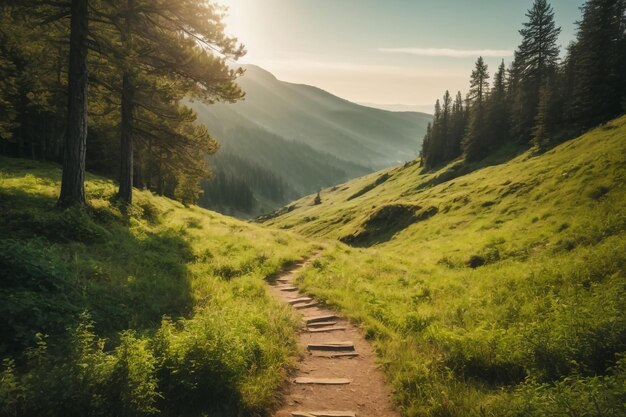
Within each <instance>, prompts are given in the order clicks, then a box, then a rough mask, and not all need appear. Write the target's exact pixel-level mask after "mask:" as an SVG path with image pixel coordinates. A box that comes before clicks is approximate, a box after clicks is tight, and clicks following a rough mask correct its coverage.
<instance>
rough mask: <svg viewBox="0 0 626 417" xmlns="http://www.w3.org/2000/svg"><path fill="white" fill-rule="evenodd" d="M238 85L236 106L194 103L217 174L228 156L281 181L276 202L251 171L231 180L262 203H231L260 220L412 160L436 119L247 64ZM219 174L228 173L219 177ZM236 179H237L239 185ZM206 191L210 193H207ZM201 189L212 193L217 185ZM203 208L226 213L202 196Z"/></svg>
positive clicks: (238, 173)
mask: <svg viewBox="0 0 626 417" xmlns="http://www.w3.org/2000/svg"><path fill="white" fill-rule="evenodd" d="M243 68H244V70H245V73H244V75H243V76H242V77H240V78H239V79H238V80H237V83H238V85H240V87H241V88H242V90H244V91H245V92H246V97H245V99H244V100H242V101H239V102H237V103H235V104H216V105H205V104H203V103H199V102H196V103H193V104H192V107H193V108H194V109H195V110H196V111H197V112H198V120H199V121H200V122H202V123H204V124H205V125H206V126H207V128H208V129H209V130H210V132H211V133H212V135H213V136H214V137H215V138H216V139H217V140H218V142H219V143H220V146H221V149H220V151H219V152H218V153H217V154H216V155H215V156H214V157H212V158H211V162H210V164H211V165H212V166H215V167H216V169H217V170H218V171H220V170H221V169H222V168H221V167H223V166H224V165H225V160H226V159H228V160H230V159H232V158H230V157H229V156H225V155H229V154H236V155H237V156H238V158H240V159H245V160H247V164H252V165H259V166H262V167H265V169H267V170H269V171H270V172H271V173H273V174H274V175H276V176H277V177H278V178H280V180H281V181H283V182H284V183H285V184H286V186H287V189H286V192H285V198H283V199H276V196H275V195H271V194H268V192H267V189H264V188H263V187H259V186H258V185H256V184H254V183H252V182H250V181H249V180H248V179H247V177H250V170H249V169H247V168H246V167H245V166H242V165H239V167H240V168H241V169H239V170H230V173H229V174H228V175H229V176H231V177H232V178H233V180H234V181H237V182H239V183H241V184H244V183H245V184H247V186H248V188H249V189H250V190H251V191H252V193H253V195H254V199H255V200H257V203H256V205H255V206H253V207H249V206H248V205H247V204H243V205H236V204H235V205H231V206H230V209H235V211H234V212H237V211H236V210H237V209H238V210H239V211H240V212H241V211H243V212H247V213H249V214H262V213H267V212H269V211H272V210H273V209H275V208H277V207H280V206H281V205H283V204H285V203H286V202H288V201H290V200H291V199H294V198H298V197H301V196H303V195H306V194H309V193H312V192H314V191H317V190H319V189H320V188H323V187H328V186H331V185H334V184H338V183H340V182H344V181H346V180H348V179H351V178H355V177H358V176H361V175H364V174H366V173H369V172H372V171H375V170H378V169H381V168H384V167H389V166H392V165H395V164H398V163H403V162H406V161H410V160H412V159H414V158H415V156H416V155H417V154H418V153H419V149H420V138H421V137H422V136H423V135H424V133H425V132H426V125H427V123H428V122H429V121H430V120H431V119H432V117H431V116H429V115H426V114H423V113H417V112H390V111H385V110H379V109H373V108H369V107H365V106H360V105H357V104H354V103H351V102H349V101H347V100H343V99H341V98H339V97H336V96H333V95H332V94H330V93H327V92H325V91H323V90H321V89H319V88H315V87H311V86H307V85H297V84H291V83H286V82H283V81H279V80H277V79H276V78H275V77H274V76H273V75H272V74H270V73H269V72H267V71H265V70H263V69H262V68H259V67H257V66H254V65H245V66H243ZM220 175H224V173H223V174H220ZM235 177H238V178H236V179H235ZM207 187H208V188H207ZM204 189H205V190H207V191H209V189H210V191H209V192H210V193H215V192H216V191H217V190H219V189H221V190H222V192H223V193H227V192H228V190H227V189H225V188H220V186H219V185H218V184H217V183H213V184H211V183H206V184H205V186H204ZM202 204H203V205H205V204H206V207H210V208H214V209H220V210H226V211H225V212H228V209H229V207H228V206H223V205H220V204H219V203H218V202H217V201H214V202H210V201H209V200H208V199H206V198H203V200H202Z"/></svg>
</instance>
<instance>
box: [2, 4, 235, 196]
mask: <svg viewBox="0 0 626 417" xmlns="http://www.w3.org/2000/svg"><path fill="white" fill-rule="evenodd" d="M223 15H224V9H223V8H222V7H221V6H218V5H216V4H215V3H214V2H207V1H204V0H119V1H117V0H116V1H111V0H71V1H67V0H5V1H3V2H2V4H0V151H1V152H2V153H4V154H8V155H15V156H20V157H29V158H33V159H41V160H50V161H56V162H64V175H63V186H62V192H61V198H60V204H62V205H66V204H64V203H68V204H82V203H84V187H83V185H82V182H83V178H81V175H84V174H82V173H84V170H85V168H86V169H89V170H92V171H94V172H97V173H100V174H103V175H107V176H109V177H112V178H115V179H119V181H120V189H119V198H120V200H121V201H123V202H125V203H131V202H132V186H133V185H134V186H137V187H145V188H148V189H150V190H152V191H153V192H155V193H158V194H162V195H166V196H168V197H172V198H176V199H179V200H181V201H184V202H190V203H191V202H195V201H197V199H198V197H199V195H200V192H201V189H200V185H199V182H200V180H201V179H203V178H206V177H208V176H209V170H208V167H207V156H208V155H210V154H213V153H214V152H215V151H216V150H217V149H218V146H217V143H216V142H215V140H214V139H213V138H212V137H211V136H210V135H209V133H208V131H207V129H206V128H205V127H204V126H201V125H199V124H197V123H195V121H196V115H195V113H194V112H193V111H192V110H191V109H190V108H188V107H185V106H184V105H182V104H181V100H183V99H184V98H192V99H199V100H203V101H207V102H213V101H234V100H237V99H239V98H241V97H242V96H243V93H242V91H241V90H240V89H239V87H238V86H237V85H236V84H235V83H234V80H235V78H236V77H237V76H238V75H239V74H240V71H239V70H233V69H230V68H229V65H228V64H227V60H230V61H235V60H237V59H238V58H239V57H241V56H242V55H243V54H244V53H245V51H244V49H243V47H242V46H241V45H238V44H237V42H236V39H233V38H230V37H228V36H226V35H225V34H224V25H223V23H222V19H223ZM68 103H69V104H68ZM87 130H88V134H87ZM85 148H86V149H85ZM64 155H65V157H64ZM68 158H69V159H68ZM66 185H67V186H68V190H70V189H71V192H70V193H68V194H67V195H66V196H64V189H65V187H66ZM81 194H82V195H81ZM64 200H67V201H64Z"/></svg>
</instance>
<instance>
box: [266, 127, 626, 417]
mask: <svg viewBox="0 0 626 417" xmlns="http://www.w3.org/2000/svg"><path fill="white" fill-rule="evenodd" d="M625 157H626V118H624V117H623V118H621V119H618V120H616V121H614V122H611V123H610V124H609V125H608V126H606V127H600V128H598V129H596V130H594V131H592V132H590V133H588V134H586V135H584V136H583V137H581V138H579V139H576V140H573V141H570V142H568V143H565V144H563V145H562V146H560V147H558V148H556V149H553V150H552V151H550V152H548V153H546V154H543V155H539V156H537V155H533V154H532V153H526V154H523V155H521V156H519V157H517V158H515V159H513V160H511V161H510V162H507V163H505V164H502V165H496V166H486V167H484V168H482V169H478V170H475V171H474V172H471V173H468V174H467V175H464V176H460V177H454V176H446V175H444V174H445V172H446V170H447V169H454V167H452V168H444V169H442V170H441V172H434V173H425V174H422V173H420V170H419V168H418V167H417V166H415V165H408V166H405V167H399V168H394V169H392V170H389V171H387V173H388V178H387V180H386V181H385V182H384V183H381V184H379V185H377V186H376V187H375V188H374V189H372V190H369V191H368V192H367V193H364V194H363V195H361V196H359V197H358V198H353V199H350V196H352V195H353V194H354V192H355V191H358V190H360V189H362V188H363V186H364V185H366V184H371V183H372V182H373V179H374V178H375V177H377V176H380V173H379V174H375V175H373V176H371V177H368V178H364V179H359V180H355V181H354V182H350V183H348V184H345V185H343V186H339V187H337V188H336V189H335V191H333V190H324V191H322V196H323V202H322V204H321V205H318V206H311V205H310V204H309V200H310V199H311V198H312V197H307V198H305V199H303V200H301V201H299V202H296V203H295V206H296V207H297V208H296V209H294V210H292V211H291V212H289V213H287V214H285V215H283V216H281V217H278V218H276V219H273V220H271V221H270V223H272V224H275V225H276V226H279V227H284V228H289V229H294V230H297V231H300V232H301V233H304V234H307V235H310V236H330V237H336V238H337V237H339V238H341V237H344V236H350V235H353V234H354V233H355V232H359V231H362V230H364V228H367V227H368V222H370V220H371V219H372V218H376V216H378V215H379V214H380V213H381V212H382V210H383V209H384V208H385V207H389V206H390V205H393V204H404V205H406V206H420V207H423V208H428V207H435V208H437V209H438V212H437V214H435V215H434V216H432V217H430V218H428V219H426V220H422V221H416V222H413V223H412V224H410V225H406V226H404V227H403V228H401V229H400V230H396V231H394V233H393V234H392V235H391V236H385V237H384V239H383V240H382V241H381V240H380V239H378V238H377V237H376V236H373V237H372V239H371V240H370V242H369V245H366V246H369V247H368V248H366V249H361V248H352V247H348V246H345V245H341V244H337V245H336V246H335V248H334V249H333V250H331V251H327V252H326V253H325V255H324V256H323V257H322V258H321V259H320V260H319V261H318V262H316V263H315V264H314V265H311V267H310V268H309V269H308V270H307V271H305V273H304V274H303V275H302V277H301V282H302V284H303V285H304V288H305V289H306V290H307V291H308V292H310V293H311V294H314V295H315V296H316V297H319V298H321V299H323V300H326V301H327V302H328V303H330V304H333V305H336V306H337V307H338V308H339V309H341V310H342V311H343V312H345V314H347V315H348V316H350V317H351V318H352V319H353V320H355V321H357V322H359V323H361V324H362V326H363V328H364V329H365V331H366V334H367V335H368V336H369V337H370V338H371V339H372V340H373V341H374V342H375V345H376V347H377V349H378V353H379V358H380V361H381V363H382V365H383V366H384V369H385V370H386V372H387V375H388V377H389V379H390V381H391V382H392V383H393V384H394V387H395V389H396V400H397V402H398V404H399V406H400V407H401V409H402V411H403V414H404V415H407V416H433V417H434V416H455V417H461V416H520V417H521V416H598V417H600V416H618V415H626V405H625V404H626V402H625V399H626V386H625V385H624V384H623V382H624V378H625V377H626V373H625V371H626V368H625V367H624V359H623V358H624V354H625V353H626V186H625V183H624V180H625V179H626V159H625ZM443 177H445V178H446V180H445V181H443V182H442V181H434V179H436V178H443ZM370 231H371V232H374V230H373V229H372V230H370ZM361 243H362V242H361ZM366 243H367V242H366ZM359 246H361V245H359Z"/></svg>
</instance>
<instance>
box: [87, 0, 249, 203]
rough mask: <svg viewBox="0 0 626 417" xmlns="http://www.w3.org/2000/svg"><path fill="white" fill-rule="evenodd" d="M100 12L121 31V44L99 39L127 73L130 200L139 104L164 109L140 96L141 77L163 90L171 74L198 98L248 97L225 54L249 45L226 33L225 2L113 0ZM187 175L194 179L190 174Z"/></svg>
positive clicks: (124, 183) (124, 165) (126, 182)
mask: <svg viewBox="0 0 626 417" xmlns="http://www.w3.org/2000/svg"><path fill="white" fill-rule="evenodd" d="M100 17H101V18H102V21H104V22H108V23H109V26H111V27H113V28H115V29H117V32H119V33H118V34H117V35H118V37H119V45H120V46H118V45H117V44H116V43H115V42H111V41H110V39H109V38H105V37H102V36H100V37H98V38H97V41H98V43H99V45H100V47H101V48H102V49H104V50H106V51H112V52H109V55H112V56H113V57H116V56H119V57H121V59H118V62H119V64H118V65H119V66H120V71H121V73H122V87H121V91H120V94H121V175H120V189H119V197H120V199H121V200H122V201H124V202H125V203H130V202H131V201H132V186H133V172H134V169H133V160H134V158H133V148H134V146H133V142H134V136H135V134H136V132H135V129H134V125H135V124H136V120H135V119H136V118H137V117H138V116H137V114H136V113H137V109H136V108H137V107H138V106H141V107H142V108H144V109H146V107H148V108H150V110H151V111H152V112H154V110H155V109H156V110H158V109H159V106H154V105H153V103H146V102H145V101H143V102H142V101H141V97H142V94H141V92H140V91H138V88H139V86H140V82H141V79H142V78H143V79H144V80H145V81H148V83H149V84H150V85H151V87H152V88H153V89H157V90H159V89H161V90H163V88H164V86H166V85H167V84H166V83H164V82H160V81H159V79H167V80H168V81H167V83H168V84H170V85H175V88H177V89H178V90H182V91H184V92H185V93H186V95H188V96H191V97H193V98H199V99H202V100H205V101H207V102H213V101H217V100H223V101H229V102H232V101H235V100H237V99H239V98H241V97H243V93H242V91H241V90H240V89H239V87H238V86H237V85H236V84H235V83H234V80H235V78H236V77H237V76H238V75H239V74H240V73H241V72H240V71H238V70H231V69H229V68H228V66H227V64H226V60H227V59H230V60H233V61H234V60H237V59H238V58H240V57H241V56H242V55H243V54H244V53H245V50H244V48H243V46H241V45H237V42H236V39H233V38H229V37H227V36H225V34H224V32H223V24H222V23H221V19H222V8H220V7H219V6H216V5H215V4H213V3H207V2H204V1H199V0H189V1H175V2H172V1H167V2H165V1H162V2H155V1H151V0H124V1H120V2H116V3H111V7H110V8H109V9H106V8H104V9H103V10H102V11H101V13H100ZM109 32H110V30H108V31H105V32H104V33H109ZM208 51H212V52H208ZM150 78H152V79H153V80H152V81H150V80H149V79H150ZM165 88H166V89H167V87H165ZM168 95H171V93H168V92H167V91H164V94H163V95H161V96H160V98H164V97H167V96H168ZM144 96H145V94H144ZM148 97H149V101H150V102H153V101H154V94H152V93H151V92H149V93H148ZM170 101H171V100H170ZM164 107H165V108H167V107H168V106H167V105H166V106H164ZM162 115H165V114H162ZM185 179H186V182H187V183H190V179H189V176H188V175H186V176H185Z"/></svg>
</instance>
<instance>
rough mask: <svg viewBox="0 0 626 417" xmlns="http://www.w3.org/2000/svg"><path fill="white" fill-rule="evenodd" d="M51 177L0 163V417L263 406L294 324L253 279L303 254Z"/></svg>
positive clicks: (240, 411)
mask: <svg viewBox="0 0 626 417" xmlns="http://www.w3.org/2000/svg"><path fill="white" fill-rule="evenodd" d="M59 179H60V171H59V169H58V167H56V166H55V165H48V164H43V163H38V162H32V161H24V160H15V159H6V158H0V214H1V218H2V222H0V275H2V279H1V281H0V282H1V284H0V315H1V316H2V323H1V324H0V357H1V358H3V360H4V361H3V364H2V370H1V373H0V415H6V416H22V415H23V416H26V415H77V416H78V415H91V416H100V415H102V416H108V415H119V416H139V415H142V416H143V415H180V416H200V415H207V413H208V415H251V414H260V413H263V412H265V411H266V410H268V409H269V408H270V407H271V406H272V405H273V404H274V403H275V400H276V398H275V396H276V393H277V392H278V388H279V387H280V385H281V384H282V383H283V381H284V378H285V375H286V372H287V370H288V369H289V366H290V364H291V362H292V360H293V359H292V358H293V356H294V353H295V351H296V345H295V336H294V334H295V332H294V328H295V325H296V321H295V319H294V317H293V316H292V314H291V313H290V310H289V309H287V308H284V307H282V306H280V305H279V304H278V303H276V302H275V301H274V300H273V299H272V298H271V297H270V296H269V295H268V293H267V292H266V289H265V286H264V279H265V278H266V277H268V276H270V275H272V274H274V273H276V272H277V271H278V270H280V269H281V268H282V267H283V266H284V265H286V264H288V263H290V262H293V261H295V260H298V259H301V258H302V257H304V256H306V255H307V254H309V253H310V252H312V251H313V250H315V248H314V245H312V244H311V243H309V242H307V241H305V239H303V238H300V237H297V236H295V235H292V234H290V233H285V232H281V231H277V230H269V229H266V228H262V227H259V226H256V225H253V224H247V223H244V222H240V221H237V220H234V219H231V218H228V217H225V216H221V215H219V214H216V213H212V212H208V211H205V210H202V209H199V208H197V207H189V208H186V207H184V206H182V205H181V204H178V203H176V202H174V201H171V200H168V199H165V198H161V197H156V196H153V195H151V194H150V193H149V192H144V191H136V194H135V196H136V198H135V201H136V203H135V204H134V205H133V206H132V207H131V208H130V210H128V213H123V212H122V211H120V209H119V207H117V206H116V204H114V203H113V201H114V200H113V196H114V193H115V187H114V184H113V183H112V182H110V181H108V180H104V179H101V178H98V177H94V176H89V177H88V181H87V194H88V197H89V199H90V201H89V205H90V207H89V208H88V209H87V210H65V211H61V210H58V209H56V208H55V202H56V196H57V193H58V190H59Z"/></svg>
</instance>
